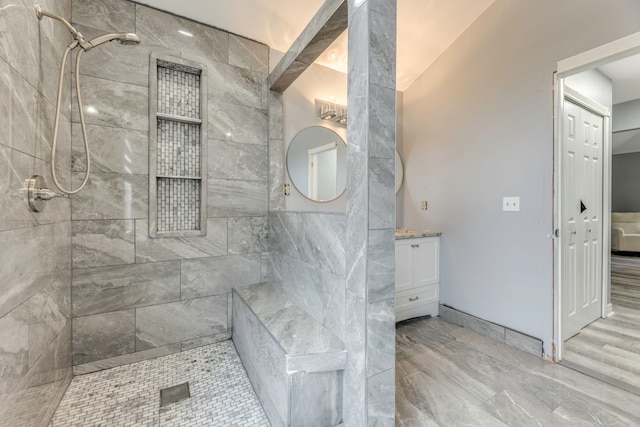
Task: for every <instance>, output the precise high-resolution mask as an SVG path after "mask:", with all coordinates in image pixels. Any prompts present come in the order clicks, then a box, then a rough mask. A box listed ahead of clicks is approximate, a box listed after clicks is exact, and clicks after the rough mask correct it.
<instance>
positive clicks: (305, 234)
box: [269, 211, 346, 339]
mask: <svg viewBox="0 0 640 427" xmlns="http://www.w3.org/2000/svg"><path fill="white" fill-rule="evenodd" d="M345 226H346V218H345V215H344V214H340V213H310V212H286V211H271V212H270V215H269V236H270V239H269V278H270V282H271V283H272V284H273V285H274V286H275V287H276V288H277V289H278V290H280V291H281V292H282V293H284V294H285V295H287V296H288V297H289V298H290V299H291V300H292V301H293V302H294V303H296V304H297V305H298V306H299V307H300V308H302V309H303V310H305V311H306V312H307V313H308V314H310V315H311V316H312V317H313V318H315V319H316V320H317V321H318V322H320V323H321V324H322V325H324V326H325V327H326V328H327V329H329V330H330V331H331V332H333V333H334V334H336V335H337V336H338V337H340V338H341V339H344V334H345V289H346V281H345V280H346V264H345V241H344V238H345V232H346V231H345Z"/></svg>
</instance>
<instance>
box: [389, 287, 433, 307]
mask: <svg viewBox="0 0 640 427" xmlns="http://www.w3.org/2000/svg"><path fill="white" fill-rule="evenodd" d="M438 287H439V285H438V284H437V283H436V284H433V285H428V286H421V287H419V288H414V289H408V290H406V291H401V292H396V311H398V310H407V309H409V308H411V307H418V306H421V305H425V304H430V303H433V302H438V298H439V295H438Z"/></svg>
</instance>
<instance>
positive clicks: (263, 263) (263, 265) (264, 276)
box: [260, 252, 270, 283]
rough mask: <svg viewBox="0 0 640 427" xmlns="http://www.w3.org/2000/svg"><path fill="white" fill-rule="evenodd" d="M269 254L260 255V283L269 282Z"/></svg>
mask: <svg viewBox="0 0 640 427" xmlns="http://www.w3.org/2000/svg"><path fill="white" fill-rule="evenodd" d="M269 277H270V275H269V252H262V253H261V254H260V282H263V283H264V282H268V281H269Z"/></svg>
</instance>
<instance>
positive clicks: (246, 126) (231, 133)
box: [207, 102, 269, 145]
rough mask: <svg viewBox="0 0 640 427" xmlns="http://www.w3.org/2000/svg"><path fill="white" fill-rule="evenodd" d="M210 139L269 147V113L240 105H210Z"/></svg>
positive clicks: (221, 103)
mask: <svg viewBox="0 0 640 427" xmlns="http://www.w3.org/2000/svg"><path fill="white" fill-rule="evenodd" d="M208 122H209V123H208V132H207V135H208V137H209V138H210V139H217V140H222V141H235V142H244V143H246V144H262V145H267V141H268V134H267V132H268V128H269V127H268V123H267V111H266V110H262V109H258V108H252V107H246V106H244V105H238V104H228V103H224V102H217V103H215V104H213V105H209V121H208Z"/></svg>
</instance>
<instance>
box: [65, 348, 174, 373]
mask: <svg viewBox="0 0 640 427" xmlns="http://www.w3.org/2000/svg"><path fill="white" fill-rule="evenodd" d="M179 352H180V344H170V345H165V346H164V347H158V348H151V349H149V350H144V351H137V352H135V353H129V354H123V355H122V356H114V357H109V358H107V359H102V360H96V361H95V362H89V363H85V364H82V365H76V366H74V367H73V374H74V375H84V374H89V373H91V372H97V371H102V370H105V369H111V368H115V367H116V366H123V365H129V364H131V363H136V362H140V361H143V360H148V359H154V358H156V357H162V356H167V355H169V354H173V353H179Z"/></svg>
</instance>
